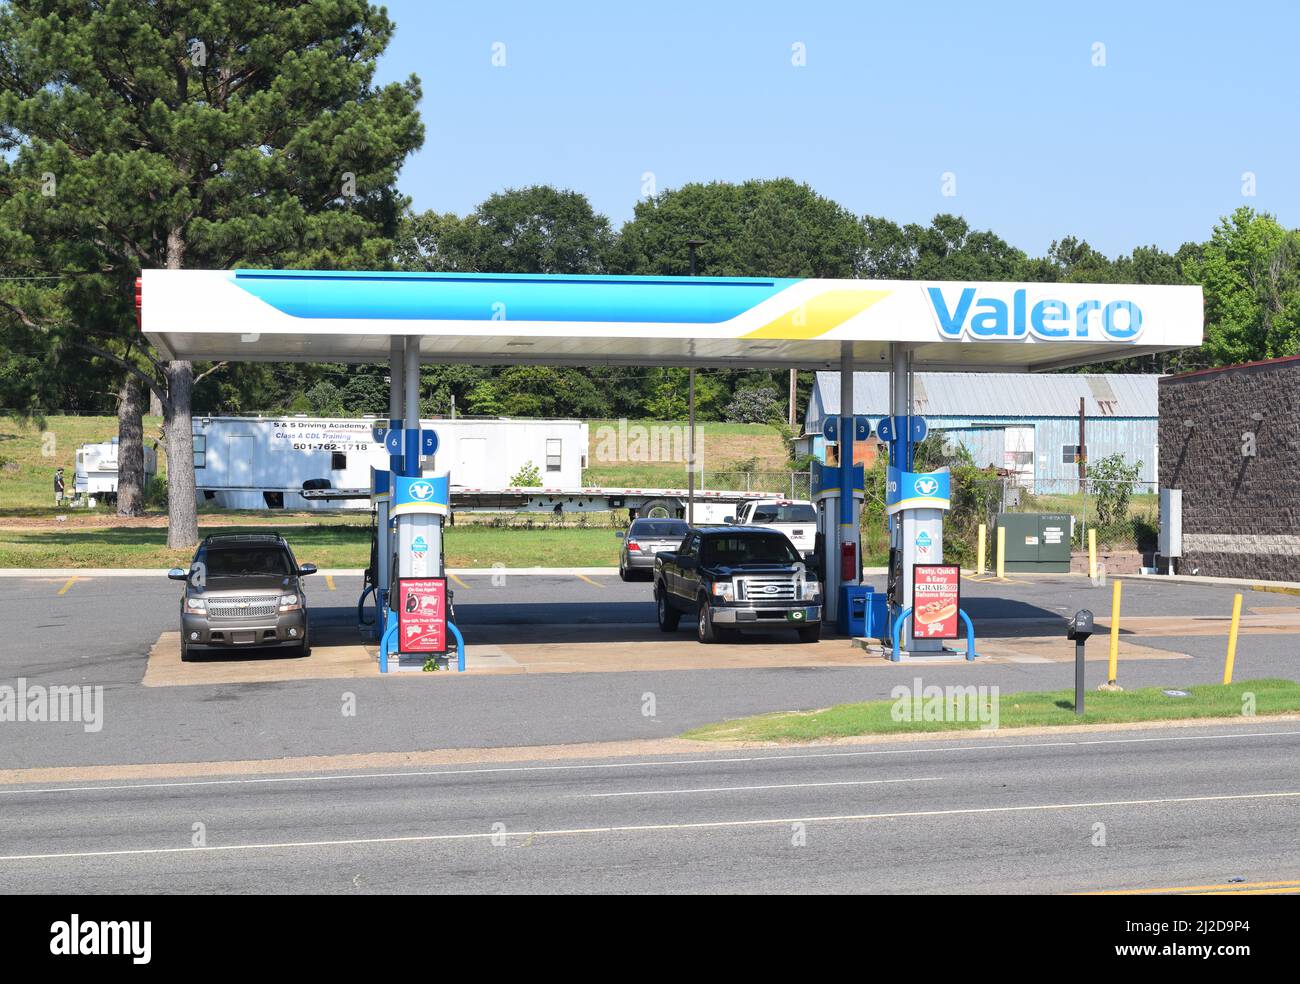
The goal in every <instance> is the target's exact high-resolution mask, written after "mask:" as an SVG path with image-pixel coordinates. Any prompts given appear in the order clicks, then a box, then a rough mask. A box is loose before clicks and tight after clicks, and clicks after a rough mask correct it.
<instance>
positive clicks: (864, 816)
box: [0, 790, 1300, 862]
mask: <svg viewBox="0 0 1300 984" xmlns="http://www.w3.org/2000/svg"><path fill="white" fill-rule="evenodd" d="M1296 797H1300V790H1297V791H1290V792H1283V793H1237V794H1233V795H1223V796H1177V797H1168V798H1164V799H1138V800H1103V801H1099V802H1093V803H1043V804H1028V805H1024V806H979V807H966V808H963V809H954V810H907V811H903V812H897V813H849V814H841V815H832V816H818V817H770V818H763V819H757V820H704V821H697V822H694V823H647V824H629V825H623V826H614V827H560V828H556V829H551V830H516V831H487V832H480V831H475V832H473V833H463V834H410V835H407V836H397V837H349V838H342V839H338V840H318V841H281V842H267V843H258V844H217V845H210V846H208V847H141V848H130V849H123V850H116V851H68V852H66V853H62V854H6V855H0V862H5V861H62V860H76V859H79V858H122V857H139V856H146V855H160V854H204V853H208V852H232V851H282V850H300V849H303V848H316V847H355V846H363V845H368V844H373V845H385V844H430V843H436V842H438V841H476V840H491V839H492V838H509V839H511V840H521V839H527V838H537V837H576V836H582V835H591V834H627V833H632V834H637V833H662V832H667V831H678V830H721V829H725V828H729V827H771V826H778V825H785V824H792V823H860V822H864V821H868V820H903V819H908V818H919V817H957V816H979V815H987V814H994V813H1046V812H1049V811H1052V810H1095V809H1100V808H1103V807H1121V806H1169V805H1177V804H1183V803H1216V802H1227V801H1246V800H1277V799H1295V798H1296Z"/></svg>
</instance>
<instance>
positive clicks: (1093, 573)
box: [1088, 526, 1097, 581]
mask: <svg viewBox="0 0 1300 984" xmlns="http://www.w3.org/2000/svg"><path fill="white" fill-rule="evenodd" d="M1088 577H1090V578H1092V580H1094V581H1095V580H1097V529H1096V527H1093V526H1089V527H1088Z"/></svg>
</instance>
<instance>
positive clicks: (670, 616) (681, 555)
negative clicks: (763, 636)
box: [654, 526, 822, 642]
mask: <svg viewBox="0 0 1300 984" xmlns="http://www.w3.org/2000/svg"><path fill="white" fill-rule="evenodd" d="M654 582H655V609H656V611H657V613H658V617H659V628H660V629H662V630H663V631H664V632H675V631H676V630H677V624H678V622H679V621H680V620H681V617H682V613H683V612H687V613H689V614H690V615H691V616H692V617H693V618H695V620H696V631H697V633H698V635H699V640H700V642H716V641H717V640H718V639H719V638H721V637H722V636H723V635H728V634H731V633H733V632H736V631H738V630H741V629H758V630H763V631H770V630H772V629H778V628H789V629H796V630H798V633H799V641H800V642H816V641H817V640H818V639H820V638H821V631H822V625H821V622H822V595H821V584H820V582H819V581H818V580H817V572H816V570H814V569H812V568H810V567H808V565H807V564H805V563H804V560H803V558H802V557H801V556H800V555H799V551H797V550H796V549H795V548H794V546H793V544H791V543H790V541H789V539H787V538H786V535H785V534H784V533H781V532H779V531H777V530H770V529H766V528H764V527H761V526H719V527H703V528H699V529H690V530H687V532H686V536H685V538H683V540H682V543H681V546H679V547H678V548H677V549H676V550H675V551H663V552H661V553H659V554H658V555H656V557H655V572H654Z"/></svg>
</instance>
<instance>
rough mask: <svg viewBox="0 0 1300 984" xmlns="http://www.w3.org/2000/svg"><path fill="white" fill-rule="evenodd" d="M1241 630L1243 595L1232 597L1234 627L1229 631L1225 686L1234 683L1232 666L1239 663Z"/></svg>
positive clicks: (1224, 673)
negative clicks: (1238, 641)
mask: <svg viewBox="0 0 1300 984" xmlns="http://www.w3.org/2000/svg"><path fill="white" fill-rule="evenodd" d="M1239 628H1241V594H1240V593H1238V594H1235V595H1233V596H1232V626H1231V627H1230V628H1229V629H1228V659H1227V661H1226V662H1225V663H1224V664H1223V684H1224V686H1227V685H1228V684H1230V683H1232V664H1233V663H1235V662H1236V661H1237V630H1238V629H1239Z"/></svg>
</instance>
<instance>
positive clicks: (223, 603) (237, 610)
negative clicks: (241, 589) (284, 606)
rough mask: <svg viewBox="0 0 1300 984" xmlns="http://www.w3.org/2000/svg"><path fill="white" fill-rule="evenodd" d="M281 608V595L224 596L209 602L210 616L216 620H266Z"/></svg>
mask: <svg viewBox="0 0 1300 984" xmlns="http://www.w3.org/2000/svg"><path fill="white" fill-rule="evenodd" d="M279 606H280V596H279V595H223V596H222V597H220V598H212V599H211V600H209V601H208V615H209V616H211V617H214V618H265V617H266V616H267V615H274V614H275V612H276V609H277V608H279Z"/></svg>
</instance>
